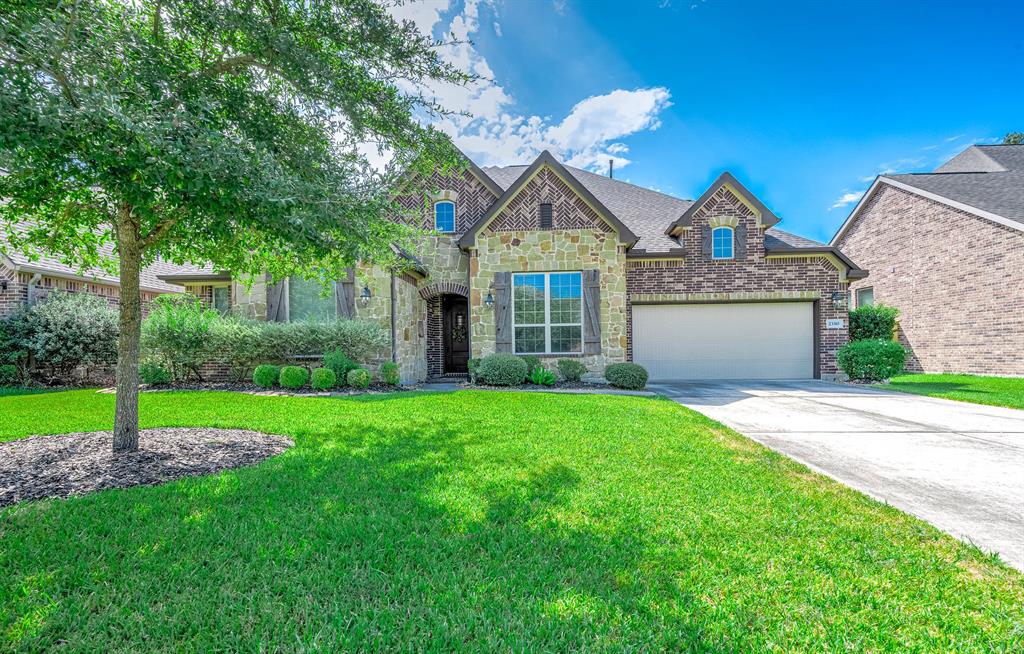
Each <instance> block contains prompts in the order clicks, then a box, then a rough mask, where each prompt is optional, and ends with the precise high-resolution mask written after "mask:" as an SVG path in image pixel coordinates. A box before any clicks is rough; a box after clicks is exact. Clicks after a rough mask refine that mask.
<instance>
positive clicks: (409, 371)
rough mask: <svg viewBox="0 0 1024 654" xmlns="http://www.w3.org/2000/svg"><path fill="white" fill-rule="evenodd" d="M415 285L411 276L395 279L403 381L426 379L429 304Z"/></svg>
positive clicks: (398, 353) (396, 336) (397, 339)
mask: <svg viewBox="0 0 1024 654" xmlns="http://www.w3.org/2000/svg"><path fill="white" fill-rule="evenodd" d="M416 282H417V280H416V279H415V278H413V277H412V276H410V275H398V276H396V277H395V316H396V322H395V331H396V333H395V345H396V347H395V356H396V358H397V360H398V366H399V368H400V370H401V375H402V381H403V382H415V381H422V380H424V379H426V378H427V327H426V321H427V316H426V312H427V303H426V302H425V301H424V300H423V298H421V297H420V295H419V292H418V290H417V284H416Z"/></svg>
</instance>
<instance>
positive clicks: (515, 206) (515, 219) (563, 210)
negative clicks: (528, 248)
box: [482, 167, 614, 234]
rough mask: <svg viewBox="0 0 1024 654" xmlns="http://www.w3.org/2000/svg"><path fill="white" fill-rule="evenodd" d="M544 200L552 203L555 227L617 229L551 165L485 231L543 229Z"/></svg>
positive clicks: (539, 171) (525, 187) (539, 173)
mask: <svg viewBox="0 0 1024 654" xmlns="http://www.w3.org/2000/svg"><path fill="white" fill-rule="evenodd" d="M542 203H549V204H551V209H552V226H551V229H563V230H564V229H596V230H600V231H602V232H608V233H611V232H612V231H614V230H613V229H612V227H611V225H609V224H608V223H607V222H606V221H605V220H603V219H602V218H601V216H600V215H598V213H597V211H595V210H594V208H593V207H591V206H590V205H588V204H587V203H586V202H585V201H584V200H583V198H582V197H580V196H579V195H578V194H577V193H576V192H575V191H573V189H571V188H570V187H569V185H568V184H566V183H565V181H564V180H562V179H561V178H560V177H559V176H558V175H556V174H555V172H554V171H553V170H551V169H550V168H547V167H544V168H541V169H540V170H538V171H537V173H536V174H535V175H534V176H533V178H532V179H530V180H529V181H528V182H527V183H526V184H525V186H523V187H522V189H520V190H519V192H518V193H517V194H516V195H515V197H514V198H512V199H511V200H510V201H509V202H508V203H507V204H506V205H505V207H504V208H503V209H501V210H500V211H499V212H498V213H497V215H495V216H494V218H493V219H492V220H491V221H490V222H489V223H488V224H487V225H486V227H485V228H484V229H483V230H482V231H483V232H484V233H487V234H490V233H494V232H511V231H531V230H538V229H541V225H540V205H541V204H542Z"/></svg>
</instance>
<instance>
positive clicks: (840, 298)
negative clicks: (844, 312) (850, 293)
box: [832, 291, 846, 309]
mask: <svg viewBox="0 0 1024 654" xmlns="http://www.w3.org/2000/svg"><path fill="white" fill-rule="evenodd" d="M832 306H834V307H835V308H836V309H843V308H844V307H846V293H843V292H842V291H834V292H833V293H832Z"/></svg>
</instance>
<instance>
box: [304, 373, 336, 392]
mask: <svg viewBox="0 0 1024 654" xmlns="http://www.w3.org/2000/svg"><path fill="white" fill-rule="evenodd" d="M337 381H338V377H337V376H336V375H335V374H334V371H333V370H331V369H330V368H314V369H313V375H312V378H311V380H310V386H312V387H313V388H315V389H316V390H318V391H328V390H330V389H332V388H334V384H335V383H336V382H337Z"/></svg>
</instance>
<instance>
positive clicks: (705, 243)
mask: <svg viewBox="0 0 1024 654" xmlns="http://www.w3.org/2000/svg"><path fill="white" fill-rule="evenodd" d="M700 253H701V254H702V255H703V256H704V258H705V259H710V258H711V225H703V226H701V228H700Z"/></svg>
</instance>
